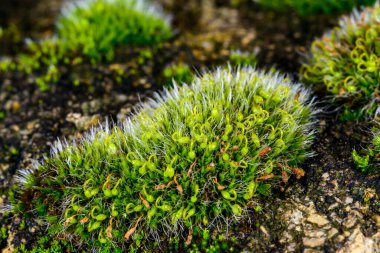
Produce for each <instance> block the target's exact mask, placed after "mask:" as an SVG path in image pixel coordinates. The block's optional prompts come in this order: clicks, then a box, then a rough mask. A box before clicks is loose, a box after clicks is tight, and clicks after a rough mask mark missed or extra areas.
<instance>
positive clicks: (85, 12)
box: [0, 0, 172, 91]
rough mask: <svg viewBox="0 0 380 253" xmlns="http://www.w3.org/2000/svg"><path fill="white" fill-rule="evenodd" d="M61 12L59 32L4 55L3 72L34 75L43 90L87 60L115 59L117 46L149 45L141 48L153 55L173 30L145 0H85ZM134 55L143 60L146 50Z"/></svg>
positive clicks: (0, 64)
mask: <svg viewBox="0 0 380 253" xmlns="http://www.w3.org/2000/svg"><path fill="white" fill-rule="evenodd" d="M62 13H63V14H62V15H61V16H60V17H59V18H58V22H57V35H56V36H55V37H51V38H47V39H45V40H41V41H38V42H36V41H32V40H28V41H27V45H26V51H25V52H24V53H20V54H18V56H17V57H16V59H15V60H12V59H9V58H5V59H3V60H2V61H1V62H0V71H1V72H3V73H7V72H10V71H15V70H17V71H20V72H21V73H25V74H27V75H31V76H33V77H34V79H35V80H34V82H35V83H36V84H37V86H38V87H39V88H40V90H42V91H46V90H48V89H49V87H50V85H51V84H53V83H54V84H56V83H59V81H60V80H61V77H62V75H63V71H64V70H66V69H71V70H72V69H75V68H77V67H78V65H81V64H84V63H87V64H91V65H95V64H98V63H108V62H111V61H113V60H114V59H115V56H116V55H115V54H116V51H117V49H120V48H123V47H127V48H129V50H128V52H131V51H133V50H131V49H132V48H134V47H145V49H144V50H143V49H142V50H141V51H142V53H144V52H146V51H149V53H150V54H151V55H152V51H155V49H156V48H158V47H159V46H160V44H161V43H163V42H164V41H166V40H168V39H169V38H170V37H171V35H172V33H171V28H170V25H169V21H168V18H167V17H166V16H165V15H163V14H162V13H161V11H160V10H159V9H158V8H157V7H155V6H153V5H151V4H148V3H147V2H146V1H145V0H144V1H143V0H139V1H136V0H86V1H80V3H74V4H71V6H70V7H67V8H66V9H64V10H63V11H62ZM125 51H126V50H124V53H125V54H126V55H125V57H128V58H129V59H128V60H129V61H131V62H132V61H133V59H134V58H135V57H133V56H130V55H128V53H127V52H125ZM137 51H139V50H137ZM150 57H151V58H152V56H150ZM122 58H124V57H122ZM136 58H138V59H136V62H137V64H138V65H143V64H144V60H145V56H144V55H143V56H141V55H139V56H137V57H136ZM141 61H142V62H141ZM136 68H137V67H135V68H134V69H132V68H129V70H130V71H132V70H133V71H136ZM110 71H113V69H112V66H110ZM73 72H75V71H73ZM82 72H83V71H82ZM126 75H128V73H124V72H122V73H117V74H115V79H116V81H118V82H121V79H122V78H123V77H125V76H126ZM81 76H83V75H81ZM71 81H72V84H74V85H78V84H80V83H81V81H80V80H79V78H78V77H75V76H74V77H73V78H72V80H71Z"/></svg>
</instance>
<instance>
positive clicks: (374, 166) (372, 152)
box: [352, 131, 380, 172]
mask: <svg viewBox="0 0 380 253" xmlns="http://www.w3.org/2000/svg"><path fill="white" fill-rule="evenodd" d="M379 154H380V132H379V131H377V132H375V133H374V136H373V139H372V143H371V144H370V145H369V147H368V148H367V149H366V150H363V151H360V154H358V152H357V151H356V150H354V151H353V152H352V157H353V159H354V161H355V164H356V167H357V168H358V169H360V170H361V171H362V172H375V171H376V172H379V164H380V155H379Z"/></svg>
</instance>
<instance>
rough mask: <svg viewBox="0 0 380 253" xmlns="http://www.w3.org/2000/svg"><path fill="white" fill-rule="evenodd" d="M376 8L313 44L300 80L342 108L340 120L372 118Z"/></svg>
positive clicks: (379, 22)
mask: <svg viewBox="0 0 380 253" xmlns="http://www.w3.org/2000/svg"><path fill="white" fill-rule="evenodd" d="M379 34H380V6H378V5H376V6H375V7H374V8H367V9H365V10H364V11H363V12H361V13H359V12H355V13H354V14H353V15H352V16H351V17H345V18H343V19H342V20H341V23H340V27H338V28H335V29H334V30H332V31H331V32H329V33H327V34H325V35H324V36H323V37H322V38H321V39H319V40H316V41H315V42H314V43H313V45H312V48H311V57H310V59H309V60H308V63H306V64H304V65H303V66H302V68H301V79H302V81H303V82H304V83H306V84H309V85H313V86H314V87H315V88H316V89H317V90H321V91H324V92H326V93H328V94H329V95H332V96H333V100H334V102H335V103H336V104H342V105H343V106H344V112H343V116H342V118H343V119H358V118H359V117H361V116H363V115H370V116H374V112H375V110H376V108H377V106H378V103H377V101H378V97H379V95H378V88H379V81H380V75H379V73H380V72H379V66H380V60H379V59H380V41H379V40H378V37H379Z"/></svg>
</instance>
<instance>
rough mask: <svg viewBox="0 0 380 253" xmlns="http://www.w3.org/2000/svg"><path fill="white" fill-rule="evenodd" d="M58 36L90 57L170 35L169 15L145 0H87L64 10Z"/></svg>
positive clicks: (146, 43) (103, 55) (164, 38)
mask: <svg viewBox="0 0 380 253" xmlns="http://www.w3.org/2000/svg"><path fill="white" fill-rule="evenodd" d="M57 27H58V37H59V38H60V39H61V40H62V43H64V44H65V45H66V46H67V47H68V48H69V49H70V50H73V51H78V50H79V51H80V52H81V53H82V54H83V55H85V56H87V57H89V58H90V59H92V60H93V61H95V60H100V59H102V58H103V57H105V58H107V59H112V58H113V57H114V49H115V48H116V47H117V46H121V45H140V46H146V45H154V44H156V43H160V42H163V41H165V40H167V39H168V38H170V37H171V28H170V25H169V22H168V19H167V18H166V17H165V16H164V15H163V14H161V11H160V10H158V9H157V8H156V7H154V6H152V5H150V4H148V3H147V2H146V1H145V0H143V1H142V0H87V1H82V2H79V4H74V5H72V6H71V7H69V8H67V9H66V10H64V11H63V14H62V15H61V17H60V18H59V19H58V24H57Z"/></svg>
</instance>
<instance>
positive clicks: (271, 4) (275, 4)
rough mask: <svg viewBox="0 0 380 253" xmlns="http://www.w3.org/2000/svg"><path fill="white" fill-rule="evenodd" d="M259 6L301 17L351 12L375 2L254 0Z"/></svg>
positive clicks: (357, 0)
mask: <svg viewBox="0 0 380 253" xmlns="http://www.w3.org/2000/svg"><path fill="white" fill-rule="evenodd" d="M256 1H257V2H258V3H259V4H260V5H262V6H264V7H267V8H270V9H274V10H277V11H286V10H289V9H292V10H294V11H295V12H296V13H297V14H299V15H301V16H309V15H316V14H333V13H339V12H344V11H351V10H352V9H353V8H355V7H358V6H370V5H373V4H374V3H375V2H376V0H271V1H268V0H256Z"/></svg>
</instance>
